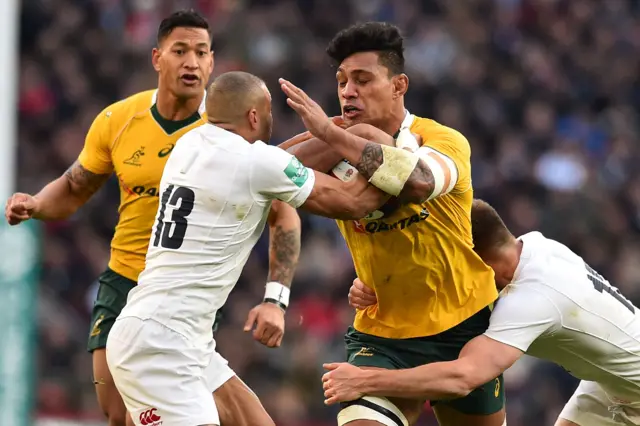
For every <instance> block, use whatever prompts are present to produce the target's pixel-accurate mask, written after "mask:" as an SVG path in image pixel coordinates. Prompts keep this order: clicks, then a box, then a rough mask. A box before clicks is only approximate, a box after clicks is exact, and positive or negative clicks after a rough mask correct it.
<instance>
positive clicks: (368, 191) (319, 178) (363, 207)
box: [300, 171, 389, 220]
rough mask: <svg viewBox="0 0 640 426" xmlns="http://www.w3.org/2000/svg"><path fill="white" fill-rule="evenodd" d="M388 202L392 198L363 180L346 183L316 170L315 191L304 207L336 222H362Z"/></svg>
mask: <svg viewBox="0 0 640 426" xmlns="http://www.w3.org/2000/svg"><path fill="white" fill-rule="evenodd" d="M388 200H389V195H387V194H386V193H384V192H382V191H381V190H379V189H378V188H376V187H375V186H373V185H369V183H367V181H366V180H365V179H363V178H362V177H357V178H356V179H353V180H352V181H350V182H343V181H341V180H339V179H336V178H333V177H331V176H329V175H326V174H324V173H321V172H318V171H315V184H314V186H313V189H312V190H311V193H310V194H309V197H308V198H307V200H306V201H305V202H304V204H303V205H302V206H301V207H300V208H301V209H303V210H306V211H309V212H311V213H314V214H317V215H320V216H325V217H329V218H332V219H342V220H351V219H362V218H363V217H365V216H366V215H368V214H369V213H371V212H372V211H374V210H377V209H378V208H380V207H381V206H382V205H383V204H384V203H386V202H387V201H388Z"/></svg>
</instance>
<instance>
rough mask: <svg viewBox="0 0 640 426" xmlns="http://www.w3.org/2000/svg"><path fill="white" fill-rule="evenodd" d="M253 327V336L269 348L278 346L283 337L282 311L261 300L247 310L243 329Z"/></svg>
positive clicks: (247, 329)
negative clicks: (247, 313)
mask: <svg viewBox="0 0 640 426" xmlns="http://www.w3.org/2000/svg"><path fill="white" fill-rule="evenodd" d="M254 326H255V328H254ZM252 329H253V338H254V339H255V340H257V341H258V342H260V343H262V344H263V345H265V346H267V347H269V348H277V347H280V344H281V343H282V337H284V311H283V310H282V309H280V308H279V307H278V306H276V305H274V304H273V303H268V302H263V303H261V304H259V305H258V306H256V307H255V308H253V309H251V311H249V316H248V317H247V322H246V323H245V325H244V331H245V332H247V331H251V330H252Z"/></svg>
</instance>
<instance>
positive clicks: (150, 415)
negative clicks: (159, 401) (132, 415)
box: [140, 408, 162, 426]
mask: <svg viewBox="0 0 640 426" xmlns="http://www.w3.org/2000/svg"><path fill="white" fill-rule="evenodd" d="M156 411H157V409H156V408H151V409H149V410H147V411H143V412H142V413H140V424H141V425H142V426H156V425H161V424H162V422H160V423H156V422H158V421H160V416H159V415H157V414H156Z"/></svg>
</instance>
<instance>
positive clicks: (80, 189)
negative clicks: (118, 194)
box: [33, 161, 111, 220]
mask: <svg viewBox="0 0 640 426" xmlns="http://www.w3.org/2000/svg"><path fill="white" fill-rule="evenodd" d="M110 175H111V173H108V174H96V173H92V172H90V171H89V170H87V169H86V168H84V167H83V166H82V164H80V163H79V162H78V161H76V162H75V163H73V165H72V166H71V167H69V169H68V170H67V171H66V172H65V174H64V175H62V176H60V177H59V178H58V179H56V180H54V181H53V182H51V183H49V184H48V185H47V186H45V187H44V188H42V190H41V191H40V192H39V193H38V194H36V195H35V197H34V198H35V200H36V208H35V210H34V214H33V217H34V218H35V219H40V220H61V219H66V218H68V217H69V216H71V215H72V214H74V213H75V212H76V211H77V210H78V209H79V208H80V207H81V206H82V205H84V204H85V203H86V202H87V201H88V200H89V198H91V196H92V195H93V194H95V193H96V191H98V189H100V187H102V185H103V184H104V183H105V182H106V181H107V179H109V176H110Z"/></svg>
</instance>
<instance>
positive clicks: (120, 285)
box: [87, 268, 222, 352]
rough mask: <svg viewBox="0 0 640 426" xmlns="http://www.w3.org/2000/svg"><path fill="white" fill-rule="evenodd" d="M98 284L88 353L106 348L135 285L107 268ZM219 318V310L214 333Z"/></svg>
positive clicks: (92, 312) (220, 315) (220, 313)
mask: <svg viewBox="0 0 640 426" xmlns="http://www.w3.org/2000/svg"><path fill="white" fill-rule="evenodd" d="M98 283H99V286H98V297H96V301H95V303H94V304H93V310H92V311H91V328H90V331H89V341H88V343H87V350H88V351H89V352H93V351H95V350H96V349H104V348H105V347H106V346H107V337H108V336H109V332H110V331H111V327H113V323H114V322H115V321H116V318H117V317H118V315H120V312H122V308H124V305H125V304H126V303H127V296H128V295H129V291H130V290H131V289H132V288H134V287H135V286H136V285H137V283H136V282H135V281H133V280H130V279H129V278H125V277H123V276H122V275H120V274H118V273H117V272H115V271H113V270H111V269H109V268H107V270H106V271H104V272H103V273H102V275H100V278H99V279H98ZM221 318H222V310H221V309H219V310H218V312H217V314H216V320H215V323H214V325H213V332H214V333H215V332H216V329H217V328H218V324H219V323H220V319H221Z"/></svg>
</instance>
